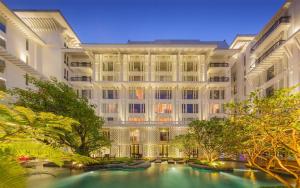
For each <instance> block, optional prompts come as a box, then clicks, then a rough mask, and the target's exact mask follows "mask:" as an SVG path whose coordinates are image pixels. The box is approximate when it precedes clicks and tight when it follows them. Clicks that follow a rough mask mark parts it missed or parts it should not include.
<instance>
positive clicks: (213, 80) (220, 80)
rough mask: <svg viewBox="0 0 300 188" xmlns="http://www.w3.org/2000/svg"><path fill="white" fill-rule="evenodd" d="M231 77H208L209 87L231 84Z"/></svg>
mask: <svg viewBox="0 0 300 188" xmlns="http://www.w3.org/2000/svg"><path fill="white" fill-rule="evenodd" d="M229 81H230V78H229V77H227V76H210V77H209V78H208V84H209V85H208V86H209V87H220V86H225V85H226V84H229V83H230V82H229Z"/></svg>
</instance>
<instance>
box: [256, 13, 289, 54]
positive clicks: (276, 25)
mask: <svg viewBox="0 0 300 188" xmlns="http://www.w3.org/2000/svg"><path fill="white" fill-rule="evenodd" d="M289 22H290V16H283V17H280V18H279V19H278V20H277V21H276V22H275V23H274V24H273V25H272V26H271V27H270V29H269V30H268V31H267V32H266V33H265V34H264V35H263V36H262V37H261V38H260V39H259V40H258V41H257V42H256V43H255V44H254V46H253V47H252V48H251V52H254V50H255V49H256V48H257V47H259V46H260V45H261V43H263V42H264V41H265V40H266V39H267V38H268V36H269V35H270V34H271V33H272V32H273V31H274V30H275V29H276V28H277V27H278V26H279V25H280V24H281V23H289Z"/></svg>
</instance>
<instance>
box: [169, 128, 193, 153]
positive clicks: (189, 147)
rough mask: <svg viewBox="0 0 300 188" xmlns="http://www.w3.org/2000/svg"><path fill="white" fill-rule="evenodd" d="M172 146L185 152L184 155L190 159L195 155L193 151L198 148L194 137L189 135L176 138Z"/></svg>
mask: <svg viewBox="0 0 300 188" xmlns="http://www.w3.org/2000/svg"><path fill="white" fill-rule="evenodd" d="M171 144H172V145H173V146H175V147H176V148H178V149H179V150H181V151H183V153H184V155H185V156H186V157H188V158H190V157H191V155H192V154H193V149H195V148H197V142H196V139H195V137H194V135H192V134H189V133H188V134H185V135H178V136H176V137H175V138H174V139H173V140H172V142H171Z"/></svg>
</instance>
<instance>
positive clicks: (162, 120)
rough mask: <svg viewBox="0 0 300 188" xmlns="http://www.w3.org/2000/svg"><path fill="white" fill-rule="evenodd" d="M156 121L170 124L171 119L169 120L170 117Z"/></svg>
mask: <svg viewBox="0 0 300 188" xmlns="http://www.w3.org/2000/svg"><path fill="white" fill-rule="evenodd" d="M158 121H159V122H171V121H172V118H170V117H159V118H158Z"/></svg>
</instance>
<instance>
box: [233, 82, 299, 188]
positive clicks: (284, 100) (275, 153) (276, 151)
mask: <svg viewBox="0 0 300 188" xmlns="http://www.w3.org/2000/svg"><path fill="white" fill-rule="evenodd" d="M295 89H296V87H292V88H287V89H281V90H278V91H276V92H275V93H274V94H273V95H272V96H269V97H261V96H260V95H259V92H253V93H252V94H251V95H250V96H249V98H248V99H247V100H245V101H242V102H238V103H230V104H228V105H227V108H228V109H229V112H230V115H231V118H230V119H231V123H232V124H233V125H234V126H236V127H237V130H242V131H240V132H239V133H235V132H233V134H239V135H240V137H241V138H242V139H241V142H240V144H241V145H242V146H243V147H241V152H243V153H244V154H245V155H246V158H247V160H248V163H249V165H250V166H253V167H255V168H258V169H260V170H262V171H264V172H266V173H267V174H269V175H271V176H273V177H274V178H276V179H277V180H279V181H280V182H281V183H283V184H284V185H285V186H287V187H292V185H291V184H290V183H289V182H288V181H286V179H285V178H284V177H283V176H282V175H280V174H277V173H276V171H277V170H280V171H283V172H285V173H287V174H290V175H291V176H293V177H294V178H295V179H296V187H300V124H299V117H300V93H299V92H295Z"/></svg>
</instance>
